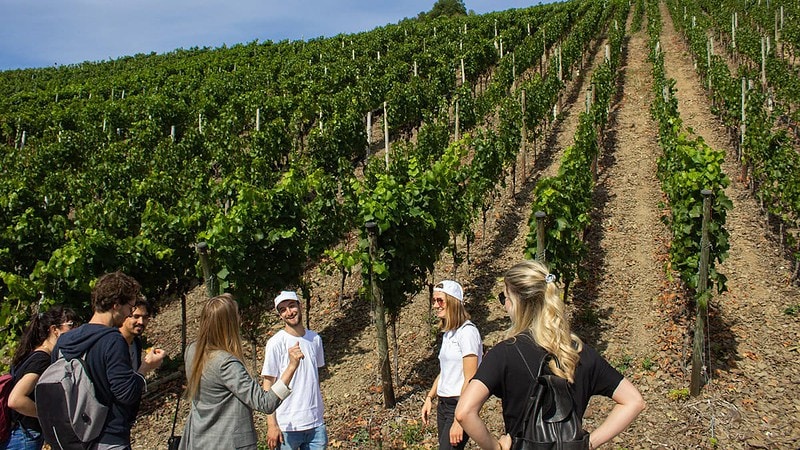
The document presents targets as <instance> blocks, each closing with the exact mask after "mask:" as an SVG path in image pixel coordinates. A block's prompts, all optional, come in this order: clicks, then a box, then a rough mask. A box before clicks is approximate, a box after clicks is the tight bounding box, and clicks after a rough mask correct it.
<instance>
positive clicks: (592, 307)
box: [574, 20, 669, 447]
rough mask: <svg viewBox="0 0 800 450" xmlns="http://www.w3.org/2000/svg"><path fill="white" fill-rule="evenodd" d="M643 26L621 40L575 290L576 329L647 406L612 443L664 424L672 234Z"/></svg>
mask: <svg viewBox="0 0 800 450" xmlns="http://www.w3.org/2000/svg"><path fill="white" fill-rule="evenodd" d="M629 22H630V20H629ZM627 26H628V29H630V23H629V24H628V25H627ZM644 30H646V27H644V28H643V31H639V32H637V33H635V34H632V35H630V34H629V36H628V38H627V39H626V42H625V43H624V47H623V49H624V50H623V54H622V61H621V72H620V78H619V83H618V91H617V102H616V104H615V105H614V107H613V109H612V113H611V116H610V119H611V126H610V128H609V131H608V132H607V133H606V149H605V151H604V153H603V157H602V161H601V168H602V171H601V174H600V177H599V178H598V182H597V185H596V187H595V195H594V197H595V199H594V202H595V211H594V212H593V217H592V220H593V225H592V227H591V228H590V229H589V230H588V234H587V243H588V244H589V246H590V250H589V257H588V260H587V262H586V266H587V269H589V276H588V278H587V279H585V280H582V281H581V282H580V283H578V284H577V285H576V289H575V295H574V302H575V305H576V308H577V310H576V312H575V314H576V318H575V320H574V324H575V328H576V331H577V332H578V334H579V335H580V336H581V337H582V338H584V340H585V341H586V342H587V343H588V344H589V345H592V346H593V347H595V348H596V349H598V351H600V352H601V353H602V354H603V355H604V356H605V357H606V359H608V360H609V361H610V362H611V363H612V364H613V365H614V366H616V367H617V368H618V369H619V370H620V371H621V372H623V373H624V374H625V375H626V377H628V378H629V379H631V380H633V381H634V383H636V385H637V386H638V387H639V389H640V390H641V391H642V395H643V396H644V397H645V400H646V401H647V402H648V404H649V405H650V407H649V409H648V410H646V411H645V412H644V413H643V414H642V415H641V417H639V418H638V419H637V421H636V422H635V423H634V425H633V426H632V427H631V429H629V430H628V431H626V432H625V433H623V434H622V435H621V436H619V437H618V438H617V439H616V440H615V441H614V445H616V446H620V445H621V446H631V445H633V446H636V447H640V446H642V445H647V443H648V441H647V440H646V439H648V438H650V437H651V436H653V435H654V434H657V433H658V431H657V430H658V429H663V428H664V427H663V426H660V425H659V422H660V420H659V419H658V416H659V412H658V411H659V407H658V405H659V404H660V403H663V401H662V398H663V397H662V394H661V389H658V388H656V377H655V372H654V370H653V369H654V368H655V367H657V363H656V361H657V359H658V351H657V348H658V343H657V340H658V337H659V336H658V333H655V332H654V330H655V329H658V328H659V327H660V326H661V325H660V323H661V322H663V318H661V317H660V316H659V315H658V308H657V302H658V297H659V293H660V291H661V289H662V286H663V285H664V284H665V278H666V277H665V272H664V269H665V265H664V260H665V256H664V252H665V245H664V242H665V240H667V239H668V236H669V232H668V230H667V229H666V227H665V226H664V225H663V224H662V223H661V221H660V220H659V217H660V216H661V211H660V209H659V202H660V201H661V200H662V194H661V189H660V183H659V181H658V179H657V178H656V161H657V159H658V156H659V155H660V154H661V150H660V147H659V144H658V141H657V136H658V128H657V125H656V124H655V123H654V122H653V121H652V120H651V119H650V115H649V110H650V104H651V102H652V90H653V88H652V75H651V71H652V66H651V64H650V63H649V62H648V60H647V54H648V48H647V35H646V31H644ZM612 405H613V402H611V401H609V400H608V399H605V398H599V397H596V398H594V399H592V402H591V403H590V406H589V408H588V410H587V413H586V416H585V418H584V421H585V422H584V425H585V427H586V428H587V429H590V430H591V429H593V428H596V427H597V426H598V425H599V424H600V422H602V420H603V419H605V417H606V416H607V415H608V412H609V411H610V408H611V406H612ZM653 405H656V407H653Z"/></svg>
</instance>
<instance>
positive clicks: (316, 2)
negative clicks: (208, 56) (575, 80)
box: [0, 0, 552, 70]
mask: <svg viewBox="0 0 800 450" xmlns="http://www.w3.org/2000/svg"><path fill="white" fill-rule="evenodd" d="M550 1H552V0H549V1H547V0H546V1H541V2H540V1H538V0H537V1H530V0H528V1H523V0H465V2H464V4H465V5H466V7H467V9H468V10H474V11H475V13H477V14H483V13H486V12H491V11H501V10H505V9H509V8H526V7H529V6H532V5H536V4H539V3H550ZM434 2H435V0H424V1H423V0H327V1H326V0H303V1H293V0H284V1H275V0H227V1H226V0H0V17H2V22H1V23H2V25H0V70H9V69H20V68H30V67H46V66H53V65H64V64H76V63H81V62H84V61H104V60H109V59H116V58H119V57H121V56H126V55H134V54H137V53H150V52H156V53H165V52H169V51H172V50H175V49H177V48H190V47H219V46H221V45H223V44H226V45H228V46H230V45H233V44H238V43H247V42H252V41H254V40H258V41H266V40H273V41H280V40H283V39H291V40H295V39H309V38H314V37H318V36H334V35H336V34H339V33H356V32H359V31H366V30H370V29H373V28H375V27H378V26H382V25H386V24H388V23H397V22H398V21H399V20H401V19H403V18H404V17H414V16H416V15H417V14H418V13H419V12H420V11H428V10H430V8H431V7H432V6H433V3H434Z"/></svg>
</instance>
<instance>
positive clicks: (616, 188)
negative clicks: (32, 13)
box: [0, 0, 800, 449]
mask: <svg viewBox="0 0 800 450" xmlns="http://www.w3.org/2000/svg"><path fill="white" fill-rule="evenodd" d="M799 14H800V3H799V2H797V1H796V0H786V1H783V2H780V1H767V0H722V1H716V2H711V1H706V0H701V1H688V0H667V1H663V2H656V1H652V0H648V1H643V0H639V1H633V2H628V1H622V0H605V1H602V2H597V1H591V0H571V1H567V2H563V3H555V4H548V5H540V6H536V7H531V8H526V9H517V10H509V11H504V12H497V13H491V14H486V15H480V16H478V15H469V16H460V17H459V16H455V17H449V18H437V19H434V20H428V21H418V20H404V21H402V22H400V23H398V24H395V25H387V26H385V27H381V28H377V29H375V30H372V31H369V32H365V33H359V34H354V35H339V36H334V37H331V38H319V39H314V40H309V41H291V42H290V41H282V42H262V43H259V42H252V43H248V44H241V45H236V46H233V47H230V48H221V49H207V48H203V49H200V48H194V49H189V50H179V51H175V52H173V53H169V54H164V55H155V54H151V55H137V56H133V57H126V58H121V59H118V60H114V61H110V62H103V63H83V64H80V65H76V66H69V67H55V68H45V69H33V70H20V71H8V72H0V158H2V162H1V163H0V280H1V281H0V295H2V297H3V299H2V306H0V329H1V330H2V333H0V346H2V347H3V351H2V356H3V360H2V361H1V362H2V363H3V364H6V363H7V361H6V359H7V356H8V355H9V353H10V352H11V351H12V349H13V348H14V345H15V343H16V340H17V339H18V336H19V333H20V330H21V327H22V326H23V325H24V324H25V323H27V321H28V319H29V317H30V315H31V314H34V313H35V312H36V311H37V310H39V309H40V308H47V307H48V306H50V305H52V304H56V303H66V304H68V305H71V306H73V307H75V308H76V309H78V310H80V311H82V312H83V313H85V314H88V311H87V306H88V304H87V303H88V292H89V290H90V286H91V283H92V280H94V278H96V277H97V276H98V275H99V274H101V273H103V272H105V271H108V270H116V269H121V270H123V271H125V272H127V273H130V274H131V275H133V276H135V277H136V278H137V279H138V280H140V281H141V282H142V284H143V286H144V288H145V290H146V294H147V295H148V297H150V298H151V299H153V300H154V302H155V303H156V304H157V305H158V307H159V314H158V315H157V316H156V318H155V319H154V320H153V321H152V322H151V324H150V325H149V327H148V330H147V332H146V335H147V340H148V342H150V343H152V344H155V345H159V346H162V347H163V348H165V350H166V351H167V353H168V354H169V355H170V357H171V358H170V361H168V362H167V363H166V364H165V366H164V367H163V368H162V369H161V370H159V372H158V373H156V374H155V375H154V378H153V379H152V380H151V383H150V390H149V392H148V394H147V396H146V397H145V401H144V402H143V411H142V415H141V417H140V419H139V421H138V422H137V425H136V426H135V428H134V448H137V449H139V448H141V449H150V448H164V446H165V442H166V438H165V437H164V436H165V435H167V434H168V433H169V430H170V427H171V422H172V414H173V412H174V409H175V402H176V399H177V397H178V396H179V395H180V393H181V380H182V374H181V370H182V357H181V355H180V354H181V346H182V338H183V336H182V329H183V324H185V326H186V328H185V329H186V334H187V336H186V338H188V339H189V340H191V339H192V336H193V335H194V329H193V326H194V324H196V319H197V314H198V313H199V305H200V303H201V302H203V301H204V299H205V298H207V295H209V294H213V293H216V292H221V291H226V292H232V293H234V295H236V297H237V299H238V300H239V302H240V304H241V305H243V306H244V307H245V311H246V312H245V313H244V314H243V317H244V325H243V336H244V337H245V339H246V340H247V342H248V346H247V350H248V353H247V354H248V359H249V361H248V365H250V366H251V367H252V368H253V372H254V373H256V372H257V370H258V368H260V360H261V358H262V356H263V345H264V344H265V342H266V340H267V339H268V337H269V336H270V335H271V334H272V333H274V331H276V330H277V327H278V325H277V318H276V317H275V315H274V314H273V313H272V312H271V311H270V309H271V308H270V306H269V305H270V304H271V298H272V297H273V296H274V295H275V293H276V292H277V291H278V290H281V289H284V288H287V287H294V288H297V289H299V290H300V291H301V292H302V294H303V298H304V299H305V300H306V301H305V306H304V308H305V310H306V311H305V313H306V319H307V321H308V324H309V327H310V328H312V329H314V330H316V331H318V332H319V333H320V334H321V336H322V338H323V341H324V344H325V352H326V361H327V369H326V371H325V373H324V374H323V382H322V391H323V396H324V398H325V406H326V422H327V424H328V428H329V432H330V437H331V447H333V448H359V449H360V448H364V449H371V448H418V449H427V448H433V447H434V446H435V442H436V438H435V434H436V430H435V427H432V428H431V427H429V428H425V427H423V426H422V424H421V422H420V421H419V409H420V408H421V405H422V400H423V399H424V396H425V392H426V391H427V389H428V388H429V387H430V383H431V382H432V380H433V378H434V377H435V374H436V371H437V368H438V360H437V358H436V354H437V351H438V343H437V333H436V325H435V321H434V320H433V319H432V317H431V313H430V302H429V296H430V289H431V287H432V283H433V282H434V281H437V280H439V279H442V278H445V277H453V278H455V279H458V280H459V281H461V282H462V283H463V284H464V286H465V288H466V291H467V309H468V311H469V312H470V313H471V314H472V318H473V321H474V322H475V323H476V324H477V326H478V329H479V330H480V331H481V334H482V336H483V338H484V345H485V347H487V348H489V347H491V346H492V345H494V344H495V343H497V342H499V341H500V340H501V339H502V337H503V332H504V330H505V328H506V327H507V326H508V321H507V318H506V317H505V315H504V310H503V309H502V308H501V307H500V305H499V303H497V301H496V292H497V291H498V290H500V289H501V284H500V281H499V277H500V276H502V273H503V271H504V270H505V269H507V268H508V267H510V266H511V265H513V264H514V263H515V262H516V261H518V260H519V259H521V258H524V257H528V258H533V257H536V258H540V259H545V260H546V261H547V262H548V264H550V266H551V269H552V271H553V272H554V273H555V274H556V275H557V277H558V281H559V283H560V284H561V285H562V286H563V287H564V289H565V292H566V298H567V301H568V306H569V309H570V311H571V314H572V323H573V327H574V328H575V330H576V332H577V333H578V334H579V335H580V336H581V337H582V338H584V340H585V341H586V342H587V343H589V344H590V345H592V346H594V347H595V348H597V349H598V350H599V351H600V352H601V353H602V354H603V355H604V356H605V357H606V358H607V359H608V360H609V361H611V362H612V363H613V364H614V365H615V366H616V367H617V368H618V370H620V371H621V372H623V373H624V374H625V375H626V376H627V377H628V378H629V379H631V380H632V381H633V382H634V384H636V385H637V386H638V387H639V389H640V390H641V391H642V393H643V395H644V397H645V400H646V401H647V403H648V409H647V410H645V412H644V413H643V414H642V415H641V416H640V418H639V419H638V420H637V421H636V422H634V424H633V425H632V426H631V428H630V429H629V430H627V431H626V432H624V433H623V434H622V435H620V436H619V437H618V438H617V439H616V440H615V441H614V442H613V443H612V444H610V445H609V447H613V448H717V447H719V448H786V449H792V448H797V447H799V446H800V423H798V421H797V420H796V417H797V416H798V415H800V375H798V371H797V370H796V368H797V359H798V356H800V354H799V353H800V320H799V319H798V316H800V288H798V282H799V281H800V280H799V278H800V240H798V238H800V234H798V230H800V186H798V183H800V154H798V149H800V61H798V60H797V58H796V52H797V51H800V20H798V15H799ZM201 257H202V258H201ZM201 260H202V261H203V263H202V264H201ZM182 311H185V318H184V317H183V316H184V313H182ZM610 408H611V405H610V404H609V401H607V399H595V400H593V401H592V403H591V404H590V407H589V409H588V410H587V414H586V417H585V421H584V425H585V427H586V428H587V429H589V430H591V429H592V428H594V427H596V426H597V425H598V424H599V423H600V422H601V421H602V420H603V419H604V418H605V417H606V415H607V414H608V411H610ZM187 411H188V408H187V407H186V405H185V404H184V403H181V414H179V419H178V426H179V427H180V426H181V424H182V419H183V417H185V415H186V413H187ZM499 412H500V405H499V402H496V401H494V400H492V401H490V402H489V403H487V406H486V407H485V408H484V415H485V416H486V417H487V423H489V425H490V428H492V429H493V430H498V431H499V430H500V427H501V423H502V422H501V418H500V415H499ZM257 420H259V421H260V427H261V430H262V432H263V431H264V430H265V426H266V421H265V420H264V418H263V417H262V418H261V419H258V418H257Z"/></svg>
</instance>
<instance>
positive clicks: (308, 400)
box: [261, 291, 328, 450]
mask: <svg viewBox="0 0 800 450" xmlns="http://www.w3.org/2000/svg"><path fill="white" fill-rule="evenodd" d="M275 310H276V311H277V312H278V315H279V316H280V318H281V320H282V321H283V323H284V327H283V329H282V330H280V331H278V332H277V333H276V334H275V336H272V337H271V338H270V339H269V341H267V347H266V350H265V351H264V367H263V368H262V369H261V375H262V377H263V381H262V386H263V387H264V389H270V388H271V387H272V383H274V382H275V380H276V379H277V377H278V376H280V374H281V373H283V370H284V369H285V368H286V366H287V365H288V364H289V354H288V350H289V348H290V347H292V346H294V344H295V343H298V342H299V343H300V349H301V350H302V351H303V355H305V358H304V359H303V360H301V361H300V366H299V367H298V368H297V371H296V372H295V374H294V377H293V378H292V382H291V383H290V384H289V387H290V388H291V389H292V395H290V396H289V397H287V398H286V400H284V401H283V403H281V405H280V406H279V407H278V409H277V410H276V411H275V413H274V414H270V415H268V416H267V446H268V448H270V449H278V448H279V449H280V450H322V449H325V448H327V447H328V431H327V429H326V428H325V422H324V421H323V418H322V414H323V405H322V392H321V391H320V384H319V369H320V368H321V367H323V366H324V365H325V354H324V352H323V350H322V339H321V338H320V337H319V335H318V334H317V333H315V332H313V331H311V330H306V329H305V327H304V326H303V314H302V309H301V308H300V300H299V299H298V298H297V293H296V292H294V291H283V292H281V293H280V294H279V295H278V296H277V297H275Z"/></svg>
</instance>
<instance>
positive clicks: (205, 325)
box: [186, 294, 244, 399]
mask: <svg viewBox="0 0 800 450" xmlns="http://www.w3.org/2000/svg"><path fill="white" fill-rule="evenodd" d="M239 320H240V319H239V305H238V304H237V303H236V300H234V299H233V296H232V295H231V294H222V295H218V296H216V297H213V298H211V299H209V300H208V302H206V304H205V305H204V306H203V311H202V312H201V313H200V323H199V327H198V331H197V340H195V342H194V345H195V350H194V361H192V370H191V375H190V376H189V379H188V380H187V381H188V384H187V387H186V395H187V397H188V398H189V399H192V398H194V397H195V396H196V395H197V393H198V391H199V390H200V379H201V378H202V376H203V369H204V368H205V366H206V363H208V361H209V360H210V359H211V353H212V352H215V351H224V352H228V353H230V354H232V355H233V356H235V357H237V358H239V359H240V360H242V359H244V358H243V356H242V336H241V332H240V327H239Z"/></svg>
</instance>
